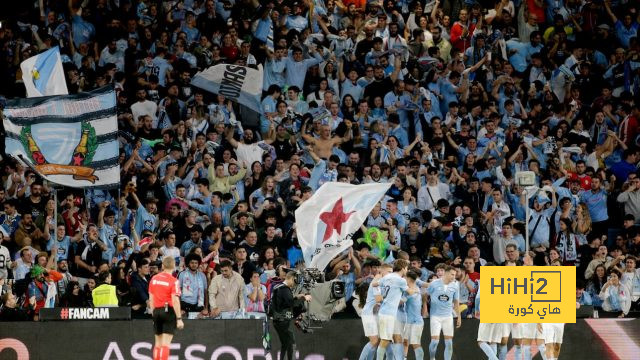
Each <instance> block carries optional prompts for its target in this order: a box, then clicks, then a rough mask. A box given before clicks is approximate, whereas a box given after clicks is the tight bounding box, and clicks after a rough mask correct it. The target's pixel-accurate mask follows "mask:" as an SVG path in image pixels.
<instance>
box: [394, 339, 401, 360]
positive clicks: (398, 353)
mask: <svg viewBox="0 0 640 360" xmlns="http://www.w3.org/2000/svg"><path fill="white" fill-rule="evenodd" d="M392 350H393V358H394V359H395V360H403V359H404V344H402V343H399V344H393V348H392Z"/></svg>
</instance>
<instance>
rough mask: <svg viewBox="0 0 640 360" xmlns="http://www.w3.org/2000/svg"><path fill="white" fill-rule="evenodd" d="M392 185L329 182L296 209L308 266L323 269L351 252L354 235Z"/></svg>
mask: <svg viewBox="0 0 640 360" xmlns="http://www.w3.org/2000/svg"><path fill="white" fill-rule="evenodd" d="M389 187H391V183H389V184H367V185H351V184H345V183H338V182H329V183H325V184H324V185H322V186H321V187H320V188H319V189H318V190H317V191H316V193H315V194H314V195H313V196H312V197H311V198H310V199H309V200H307V201H305V202H304V203H303V204H302V205H301V206H300V207H299V208H298V210H296V224H297V228H296V232H297V234H298V242H299V243H300V247H301V248H302V253H303V255H304V260H305V264H306V266H307V267H309V268H317V269H320V270H324V268H325V267H326V266H327V265H328V264H329V262H330V261H331V259H333V258H334V257H335V256H336V255H338V254H339V253H340V252H342V251H343V250H345V249H348V248H349V247H350V246H351V245H352V244H353V240H352V239H351V236H352V235H353V233H354V232H356V231H357V230H358V229H359V228H360V226H361V225H362V224H363V223H364V221H365V220H366V218H367V216H369V213H370V212H371V210H372V209H373V207H374V206H375V205H376V204H377V203H378V201H380V199H381V198H382V196H384V194H385V193H386V192H387V190H389Z"/></svg>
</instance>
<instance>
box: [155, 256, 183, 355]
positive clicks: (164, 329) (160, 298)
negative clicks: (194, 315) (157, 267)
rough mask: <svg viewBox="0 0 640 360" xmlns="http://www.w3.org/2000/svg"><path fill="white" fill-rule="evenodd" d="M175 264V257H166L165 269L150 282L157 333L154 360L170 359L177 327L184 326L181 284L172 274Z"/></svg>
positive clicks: (163, 261)
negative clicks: (170, 347) (181, 309)
mask: <svg viewBox="0 0 640 360" xmlns="http://www.w3.org/2000/svg"><path fill="white" fill-rule="evenodd" d="M175 266H176V262H175V259H173V258H169V257H165V258H164V259H163V260H162V270H163V271H162V272H161V273H160V274H158V275H156V276H154V277H153V278H152V279H151V282H150V283H149V303H150V304H151V310H153V328H154V330H155V335H156V336H155V346H154V348H153V360H168V359H169V345H171V340H172V339H173V335H174V334H175V332H176V328H178V329H182V328H184V323H183V322H182V316H181V313H180V285H179V284H178V279H176V278H175V277H173V275H172V273H173V270H174V269H175Z"/></svg>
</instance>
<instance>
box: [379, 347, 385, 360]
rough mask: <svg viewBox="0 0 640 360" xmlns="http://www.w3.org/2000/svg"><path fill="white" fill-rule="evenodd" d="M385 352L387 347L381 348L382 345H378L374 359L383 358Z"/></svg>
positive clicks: (381, 359) (380, 359)
mask: <svg viewBox="0 0 640 360" xmlns="http://www.w3.org/2000/svg"><path fill="white" fill-rule="evenodd" d="M386 352H387V348H383V347H382V346H378V350H377V351H376V360H384V355H385V354H386Z"/></svg>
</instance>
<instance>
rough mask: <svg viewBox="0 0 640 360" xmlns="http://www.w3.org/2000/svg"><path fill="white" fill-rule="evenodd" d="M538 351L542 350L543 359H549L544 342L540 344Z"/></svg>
mask: <svg viewBox="0 0 640 360" xmlns="http://www.w3.org/2000/svg"><path fill="white" fill-rule="evenodd" d="M538 351H539V352H540V356H541V357H542V360H549V359H547V352H546V351H547V348H546V347H545V346H544V344H539V345H538Z"/></svg>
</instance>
